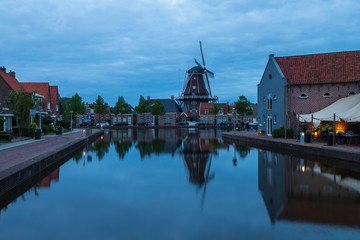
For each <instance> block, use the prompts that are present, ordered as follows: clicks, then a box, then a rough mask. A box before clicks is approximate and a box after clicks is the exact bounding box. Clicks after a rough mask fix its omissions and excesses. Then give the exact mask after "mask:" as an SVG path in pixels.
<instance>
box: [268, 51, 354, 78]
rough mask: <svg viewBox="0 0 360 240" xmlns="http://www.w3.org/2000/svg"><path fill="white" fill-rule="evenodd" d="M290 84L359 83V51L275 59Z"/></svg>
mask: <svg viewBox="0 0 360 240" xmlns="http://www.w3.org/2000/svg"><path fill="white" fill-rule="evenodd" d="M275 60H276V62H277V63H278V65H279V67H280V68H281V71H282V72H283V74H284V75H285V77H287V81H288V83H290V84H310V83H329V82H350V81H360V51H349V52H336V53H322V54H312V55H301V56H290V57H275Z"/></svg>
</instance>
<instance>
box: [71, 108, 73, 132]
mask: <svg viewBox="0 0 360 240" xmlns="http://www.w3.org/2000/svg"><path fill="white" fill-rule="evenodd" d="M72 113H73V111H70V130H71V132H72V130H73V129H72Z"/></svg>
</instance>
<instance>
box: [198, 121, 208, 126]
mask: <svg viewBox="0 0 360 240" xmlns="http://www.w3.org/2000/svg"><path fill="white" fill-rule="evenodd" d="M195 125H196V126H207V125H209V123H208V122H199V123H196V124H195Z"/></svg>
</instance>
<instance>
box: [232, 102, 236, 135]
mask: <svg viewBox="0 0 360 240" xmlns="http://www.w3.org/2000/svg"><path fill="white" fill-rule="evenodd" d="M232 118H233V124H234V134H235V130H236V129H235V125H236V121H235V118H236V109H235V108H233V113H232Z"/></svg>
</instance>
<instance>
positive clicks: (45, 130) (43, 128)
mask: <svg viewBox="0 0 360 240" xmlns="http://www.w3.org/2000/svg"><path fill="white" fill-rule="evenodd" d="M41 131H42V132H43V133H44V134H48V133H51V132H54V131H53V128H52V127H51V126H49V125H41Z"/></svg>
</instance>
